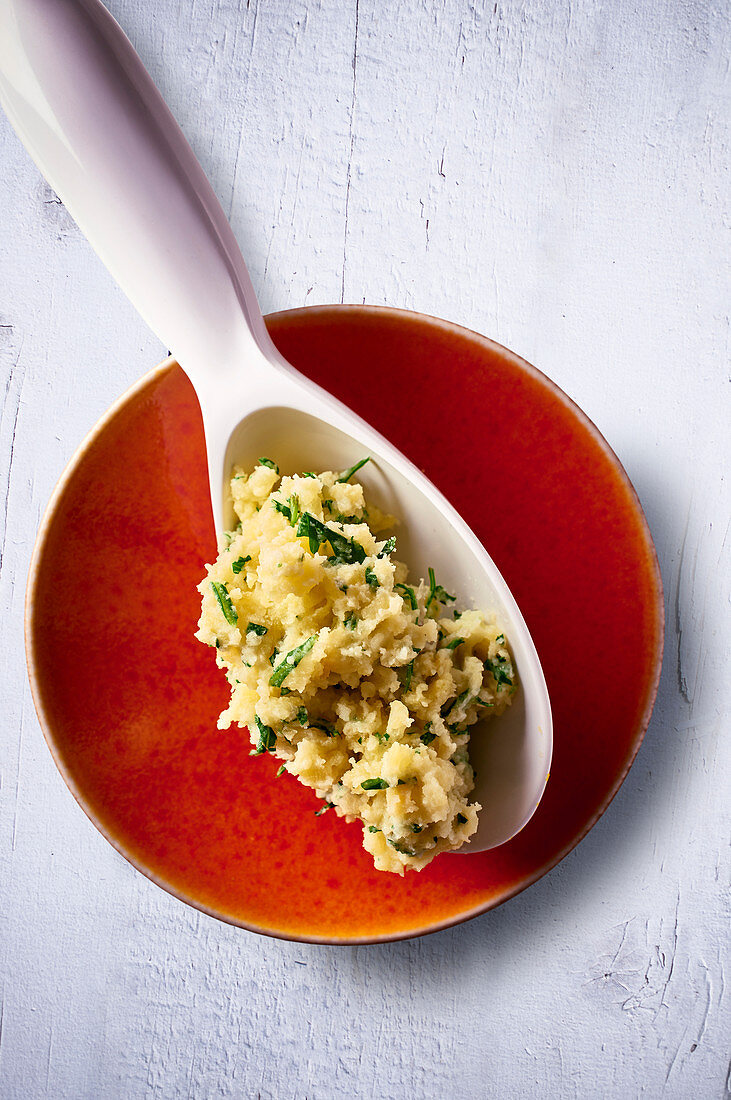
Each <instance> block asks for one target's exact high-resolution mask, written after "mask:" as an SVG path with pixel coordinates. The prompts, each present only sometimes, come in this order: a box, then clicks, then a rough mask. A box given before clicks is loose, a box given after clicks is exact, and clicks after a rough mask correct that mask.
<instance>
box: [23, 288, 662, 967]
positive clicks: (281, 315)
mask: <svg viewBox="0 0 731 1100" xmlns="http://www.w3.org/2000/svg"><path fill="white" fill-rule="evenodd" d="M333 310H336V311H337V312H342V313H351V314H367V315H369V316H381V317H392V318H399V317H408V318H410V319H412V320H415V321H418V322H419V323H421V324H426V325H427V326H433V327H435V328H439V329H442V330H443V331H445V332H449V333H453V334H455V335H457V336H459V337H461V338H463V339H465V338H466V339H467V340H468V341H470V342H475V343H477V344H479V345H481V346H482V347H484V348H488V349H489V350H490V351H492V352H494V353H496V354H497V355H499V357H500V358H502V359H507V360H510V361H512V363H513V364H515V365H516V366H518V367H520V368H521V369H522V370H524V371H525V372H526V373H527V374H528V375H530V376H532V377H533V378H534V379H535V380H536V381H538V382H540V383H541V384H542V385H544V386H546V387H547V388H548V389H549V390H550V391H551V393H552V395H553V396H554V397H556V398H558V400H559V401H561V402H562V404H564V405H565V406H566V407H567V408H568V409H569V410H570V411H571V412H572V413H573V414H574V415H575V416H576V417H577V418H578V419H579V420H580V421H581V423H582V424H583V426H584V427H585V428H586V429H587V430H588V431H589V433H590V435H591V436H592V437H593V438H594V441H595V442H596V443H597V444H598V445H599V447H600V449H601V450H602V451H603V452H604V454H605V455H606V457H607V458H608V459H609V461H610V462H611V463H612V465H613V466H614V468H615V470H616V471H617V473H618V474H619V476H620V478H621V480H622V481H623V483H624V486H625V488H626V490H627V491H628V493H629V496H630V499H631V501H632V502H633V504H634V506H635V509H636V513H637V515H638V518H639V520H640V527H641V530H642V533H643V535H644V541H645V544H646V549H647V551H648V553H649V558H650V562H651V564H652V567H653V572H654V582H655V583H654V597H655V608H654V610H655V638H654V648H655V657H654V662H653V669H652V675H651V676H650V677H649V678H648V683H647V690H646V697H645V705H644V708H643V711H642V714H641V717H640V719H639V721H638V723H637V728H636V730H635V733H634V739H633V743H632V749H631V752H630V754H629V756H628V758H627V760H626V762H625V765H624V767H623V769H622V770H621V772H620V773H619V774H618V775H617V777H616V779H615V782H614V783H613V784H612V786H611V788H610V789H609V791H608V792H607V795H606V797H605V798H604V799H603V801H602V802H601V803H600V804H599V806H598V807H597V809H596V811H595V813H594V814H593V815H592V817H591V818H590V819H589V820H588V821H587V822H586V824H585V826H584V827H583V829H582V830H581V831H580V832H578V833H577V834H576V835H575V836H574V837H572V839H571V841H570V842H569V843H568V844H566V845H564V847H563V848H561V849H560V851H558V852H557V853H555V856H554V857H553V858H552V859H550V860H548V861H546V862H545V863H544V864H543V865H542V866H541V867H539V868H537V869H536V871H535V872H534V873H533V874H532V875H529V876H527V877H525V878H523V879H521V880H520V882H519V883H518V884H517V885H515V886H513V887H510V888H507V889H505V890H503V891H502V892H501V893H500V894H499V895H497V896H495V897H493V898H491V899H490V900H489V901H488V902H485V903H481V904H480V905H477V906H473V907H472V908H471V909H469V910H466V911H465V912H463V913H459V914H457V915H455V916H453V917H448V918H445V919H444V920H441V921H436V922H433V923H431V924H428V925H424V926H421V927H416V928H414V929H407V930H404V931H400V932H395V933H384V934H383V935H377V936H373V935H370V936H341V937H333V936H305V935H298V934H296V933H291V932H287V931H281V930H276V929H273V928H266V927H264V926H261V925H255V924H251V923H248V922H247V921H243V920H238V919H236V918H235V917H232V916H231V915H229V914H226V913H221V912H219V911H217V910H216V909H213V908H211V907H210V906H207V905H205V904H203V903H202V902H199V901H196V900H195V899H194V898H190V897H188V896H186V895H185V894H184V893H183V892H182V891H180V890H178V889H177V888H176V887H174V886H173V885H172V884H171V883H169V882H167V881H166V880H165V879H164V878H163V877H162V876H160V875H158V874H156V873H155V872H154V871H153V870H151V869H150V868H149V867H147V866H145V865H144V863H143V862H142V861H141V860H140V859H138V858H137V857H136V856H134V855H132V854H131V853H130V852H128V851H127V850H125V847H124V845H123V844H122V843H121V842H120V841H119V840H118V839H117V838H116V837H115V835H114V834H113V832H112V831H111V830H110V829H108V828H107V827H106V826H105V825H104V824H103V823H102V822H101V821H100V820H99V819H98V818H97V816H96V814H95V812H94V810H93V809H92V807H91V806H90V805H89V804H88V802H87V800H86V798H85V796H84V794H83V792H82V791H81V790H80V789H79V788H78V786H77V785H76V783H75V780H74V778H73V776H72V775H71V774H70V771H69V769H68V768H67V767H66V765H65V764H64V761H63V759H62V754H61V751H60V748H59V747H58V746H57V745H56V743H55V738H54V734H53V720H52V717H51V715H50V714H49V712H48V711H47V709H46V707H45V705H44V700H43V692H42V687H41V683H42V680H41V676H40V672H39V668H38V664H37V657H36V653H35V649H34V645H33V620H34V608H35V594H36V587H37V583H38V576H39V572H40V567H41V562H42V559H43V552H44V549H45V546H46V543H47V540H48V536H49V533H50V529H51V526H52V524H53V521H54V519H55V516H56V512H57V510H58V506H59V504H60V502H61V500H62V498H63V496H64V493H65V491H66V489H67V487H68V486H69V484H70V483H71V480H72V478H73V477H74V475H75V473H76V470H77V467H78V466H79V464H80V462H81V461H82V459H83V458H84V456H85V455H86V453H87V451H89V450H90V448H91V447H92V446H93V445H94V443H95V441H96V439H97V438H98V436H100V435H101V434H102V432H103V431H104V429H105V428H106V427H107V425H108V424H109V423H110V422H111V421H112V420H114V418H115V417H116V416H117V414H118V413H119V412H120V411H121V409H122V408H124V407H125V406H126V405H127V404H129V402H130V401H131V400H132V399H133V398H134V397H135V395H136V394H137V393H138V392H141V391H142V390H144V389H146V388H147V386H149V384H150V383H151V382H152V381H154V380H155V379H156V378H159V377H162V376H163V375H164V374H166V373H167V372H168V371H169V370H170V368H171V367H174V366H179V364H178V362H177V360H176V359H175V358H174V356H172V355H169V356H167V357H166V358H165V359H163V360H162V361H161V362H160V363H158V364H157V366H155V367H152V368H151V369H150V370H148V371H146V372H145V373H144V374H143V375H142V376H141V377H140V378H139V379H137V381H136V382H134V383H133V384H132V385H131V386H129V387H128V388H127V389H126V390H125V391H124V392H123V393H122V394H121V395H120V396H119V397H118V398H117V399H116V400H115V401H114V402H113V403H112V405H110V407H109V408H108V409H107V410H106V412H105V413H104V414H103V415H102V416H101V417H100V418H99V420H97V422H96V423H95V424H94V426H93V427H92V428H91V430H90V431H89V432H87V434H86V435H85V436H84V438H83V439H82V441H81V443H80V444H79V445H78V447H77V448H76V449H75V451H74V453H73V454H72V456H71V458H70V459H69V461H68V462H67V464H66V466H65V468H64V470H63V472H62V474H61V476H60V478H59V479H58V482H57V483H56V486H55V488H54V490H53V492H52V494H51V496H50V498H49V501H48V504H47V505H46V509H45V511H44V513H43V517H42V519H41V521H40V524H39V527H38V533H37V535H36V539H35V543H34V546H33V551H32V554H31V559H30V565H29V569H28V579H27V583H26V596H25V605H24V639H25V654H26V663H27V669H28V679H29V683H30V689H31V695H32V698H33V704H34V707H35V711H36V714H37V716H38V721H39V724H40V727H41V730H42V732H43V736H44V738H45V741H46V744H47V745H48V748H49V751H50V753H51V756H52V757H53V760H54V763H55V765H56V767H57V769H58V771H59V772H60V774H61V777H62V779H63V781H64V783H65V784H66V786H67V787H68V789H69V791H70V792H71V794H72V795H73V797H74V798H75V800H76V802H77V803H78V804H79V806H80V807H81V809H82V810H83V811H84V813H85V814H86V816H87V817H88V818H89V820H90V821H91V823H92V824H93V825H94V826H95V827H96V829H98V831H99V832H100V833H101V834H102V836H103V837H104V838H105V839H106V840H107V841H108V842H109V843H110V844H111V845H112V847H113V848H114V849H115V850H116V851H117V852H118V853H119V854H120V855H121V856H122V857H123V858H124V859H125V860H126V861H127V862H128V863H130V864H131V865H132V866H133V867H134V868H135V869H136V870H137V871H139V872H140V873H141V874H143V875H144V876H145V877H146V878H148V879H149V880H150V881H152V882H154V883H155V885H156V886H159V887H160V888H161V889H163V890H165V892H166V893H168V894H171V895H172V896H173V897H174V898H176V899H177V900H178V901H180V902H182V903H184V904H185V905H188V906H190V907H191V908H193V909H196V910H198V911H199V912H202V913H205V914H206V915H207V916H210V917H214V918H215V919H217V920H220V921H222V922H224V923H225V924H229V925H232V926H233V927H236V928H243V929H245V930H246V931H248V932H254V933H257V934H259V935H263V936H269V937H271V938H273V939H279V940H288V941H291V942H295V943H311V944H316V945H329V946H337V947H341V946H342V947H346V946H364V945H369V944H380V943H394V942H397V941H399V940H409V939H417V938H419V937H421V936H427V935H431V934H432V933H434V932H441V931H443V930H444V929H446V928H451V927H453V926H455V925H458V924H464V923H465V922H466V921H469V920H474V918H475V917H479V916H481V915H482V914H483V913H487V912H489V911H490V910H492V909H496V908H497V907H498V906H500V905H502V904H503V903H504V902H506V901H509V900H510V899H511V898H513V897H516V896H517V895H518V894H521V893H522V892H523V891H524V890H527V889H528V887H529V886H532V885H533V884H534V883H535V882H537V881H538V880H539V879H541V878H543V876H544V875H546V874H548V872H549V871H551V870H553V868H554V867H556V866H557V865H558V864H559V863H560V862H561V861H562V860H563V859H564V858H565V857H566V856H567V855H568V854H569V852H571V851H573V849H574V848H575V847H576V846H577V845H578V844H579V843H580V842H581V841H582V840H583V839H584V837H585V836H586V835H587V833H588V832H589V831H590V830H591V829H592V828H593V827H594V825H596V823H597V821H598V820H599V819H600V818H601V817H602V816H603V814H604V813H605V812H606V810H607V808H608V807H609V805H610V803H611V802H612V801H613V799H614V797H615V796H616V794H617V792H618V790H619V788H620V787H621V786H622V783H623V782H624V780H625V779H626V777H627V774H628V772H629V770H630V768H631V767H632V764H633V763H634V760H635V758H636V756H637V753H638V752H639V748H640V745H641V744H642V742H643V740H644V737H645V733H646V731H647V727H648V726H649V723H650V718H651V716H652V711H653V708H654V705H655V700H656V698H657V692H658V687H659V683H660V673H661V670H662V664H663V647H664V637H665V602H664V594H663V583H662V576H661V573H660V565H659V562H658V557H657V550H656V548H655V544H654V542H653V539H652V534H651V532H650V528H649V524H648V522H647V518H646V516H645V513H644V510H643V508H642V504H641V502H640V499H639V497H638V495H637V492H636V490H635V488H634V486H633V484H632V482H631V481H630V478H629V476H628V474H627V472H626V470H625V469H624V466H623V465H622V463H621V462H620V460H619V458H618V456H617V455H616V453H615V452H614V451H613V450H612V448H611V447H610V445H609V443H608V442H607V441H606V439H605V438H604V436H603V435H602V433H601V432H600V431H599V429H598V428H597V426H596V425H595V424H594V422H593V421H592V420H591V419H590V418H589V416H587V414H586V413H585V412H584V411H583V410H582V409H581V408H580V407H579V406H578V405H577V404H576V402H575V401H573V400H572V399H571V398H570V397H569V396H568V395H567V394H566V393H565V392H564V391H563V390H562V389H561V388H560V386H558V385H557V384H556V383H555V382H553V381H552V380H551V379H550V378H549V377H548V376H547V375H546V374H544V373H543V371H541V370H539V369H538V368H537V367H534V366H533V365H532V364H531V363H529V362H528V361H527V360H526V359H523V358H522V356H520V355H517V354H516V353H515V352H513V351H511V350H510V349H509V348H506V347H504V346H503V345H502V344H499V343H498V342H497V341H496V340H492V339H490V337H487V336H483V335H482V334H481V333H479V332H476V331H474V330H473V329H470V328H467V327H466V326H464V325H459V324H457V323H456V322H453V321H446V320H443V319H442V318H439V317H434V316H432V315H430V314H427V313H420V312H418V311H416V310H410V309H400V308H396V307H393V306H381V305H366V304H362V305H359V304H349V303H333V304H330V305H327V304H326V305H312V306H299V307H296V308H292V309H285V310H279V311H277V312H275V313H270V314H267V317H266V320H268V321H269V320H271V321H276V320H279V319H286V318H288V317H298V316H301V315H302V314H307V315H308V316H312V315H314V314H317V313H322V314H330V313H332V311H333ZM181 369H182V368H181ZM454 854H459V853H454ZM463 858H464V857H463Z"/></svg>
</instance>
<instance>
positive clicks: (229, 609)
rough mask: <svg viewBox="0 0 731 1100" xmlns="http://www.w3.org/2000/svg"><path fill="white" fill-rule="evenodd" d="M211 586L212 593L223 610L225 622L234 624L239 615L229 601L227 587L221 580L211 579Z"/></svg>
mask: <svg viewBox="0 0 731 1100" xmlns="http://www.w3.org/2000/svg"><path fill="white" fill-rule="evenodd" d="M211 588H212V589H213V594H214V596H215V597H216V599H217V601H218V606H219V607H220V608H221V611H222V612H223V617H224V619H225V620H226V622H227V623H230V624H231V626H235V625H236V623H237V622H238V618H239V616H238V613H237V611H236V608H235V607H234V605H233V604H232V603H231V597H230V596H229V594H228V589H227V588H226V585H225V584H224V583H223V581H211Z"/></svg>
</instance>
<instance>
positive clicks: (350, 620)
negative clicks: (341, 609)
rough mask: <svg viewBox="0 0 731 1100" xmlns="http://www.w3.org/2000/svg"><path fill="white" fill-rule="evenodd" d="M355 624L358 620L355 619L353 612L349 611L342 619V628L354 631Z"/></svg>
mask: <svg viewBox="0 0 731 1100" xmlns="http://www.w3.org/2000/svg"><path fill="white" fill-rule="evenodd" d="M357 623H358V619H357V618H356V615H355V611H351V612H350V613H349V614H348V615H346V617H345V618H344V619H343V626H347V628H348V630H355V628H356V626H357Z"/></svg>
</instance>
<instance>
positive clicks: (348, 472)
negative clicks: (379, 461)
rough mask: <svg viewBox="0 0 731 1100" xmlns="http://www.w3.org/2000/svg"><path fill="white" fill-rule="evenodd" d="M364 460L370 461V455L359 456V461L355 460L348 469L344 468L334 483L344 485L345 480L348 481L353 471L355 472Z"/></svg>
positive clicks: (363, 463) (364, 462)
mask: <svg viewBox="0 0 731 1100" xmlns="http://www.w3.org/2000/svg"><path fill="white" fill-rule="evenodd" d="M366 462H370V457H368V458H361V460H360V462H356V464H355V465H354V466H351V467H350V469H349V470H345V472H344V473H342V474H341V475H340V477H339V478H338V479H337V482H336V484H340V485H344V484H345V482H346V481H350V479H351V477H352V476H353V474H354V473H356V472H357V471H358V470H359V469H360V468H361V466H365V464H366Z"/></svg>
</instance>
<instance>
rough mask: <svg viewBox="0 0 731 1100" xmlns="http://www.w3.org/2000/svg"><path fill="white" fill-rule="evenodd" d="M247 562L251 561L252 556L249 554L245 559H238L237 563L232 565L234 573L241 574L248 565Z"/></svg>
mask: <svg viewBox="0 0 731 1100" xmlns="http://www.w3.org/2000/svg"><path fill="white" fill-rule="evenodd" d="M247 561H251V554H247V556H246V557H245V558H237V559H236V561H234V562H232V563H231V569H232V571H233V572H234V573H240V572H241V570H242V569H243V568H244V566H245V565H246V563H247Z"/></svg>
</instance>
